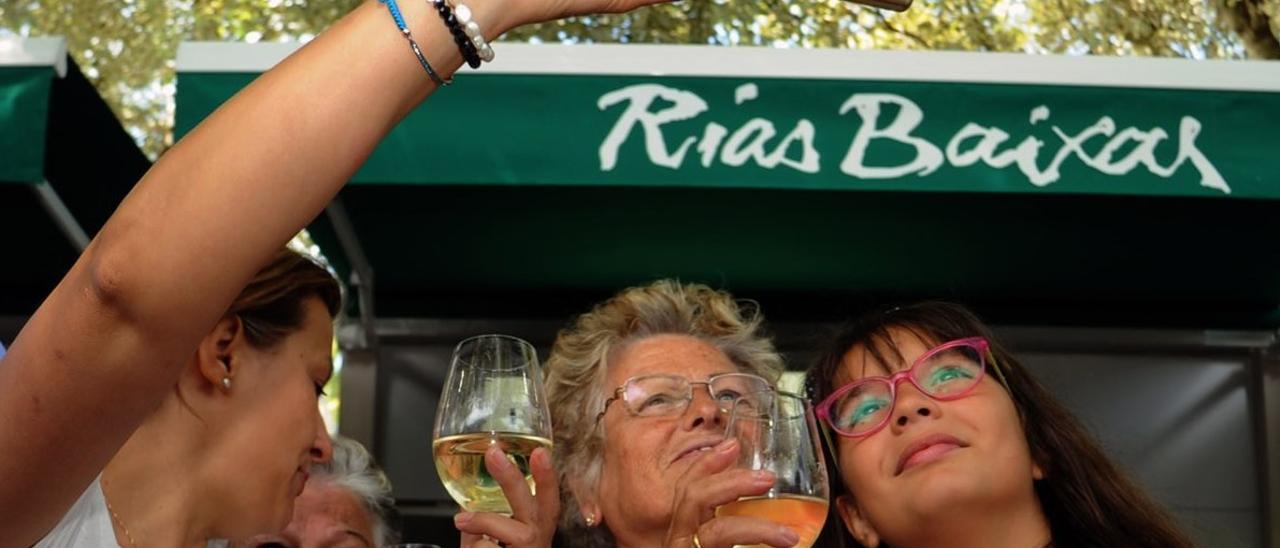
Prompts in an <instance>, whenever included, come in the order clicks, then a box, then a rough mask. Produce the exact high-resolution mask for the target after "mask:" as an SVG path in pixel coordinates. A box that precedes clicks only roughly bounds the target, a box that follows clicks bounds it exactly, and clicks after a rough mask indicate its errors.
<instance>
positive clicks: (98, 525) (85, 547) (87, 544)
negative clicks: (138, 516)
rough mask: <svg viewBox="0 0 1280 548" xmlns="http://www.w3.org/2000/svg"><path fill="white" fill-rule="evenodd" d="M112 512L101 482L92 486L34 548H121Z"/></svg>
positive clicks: (97, 481) (96, 482)
mask: <svg viewBox="0 0 1280 548" xmlns="http://www.w3.org/2000/svg"><path fill="white" fill-rule="evenodd" d="M119 546H120V544H119V543H118V542H116V534H115V531H114V530H113V529H112V527H111V513H110V511H108V510H107V499H106V498H105V497H103V495H102V484H101V483H100V482H99V480H98V479H95V480H93V483H91V484H89V488H88V489H85V490H84V493H83V494H81V495H80V498H79V499H78V500H76V503H75V504H73V505H72V506H71V508H70V509H69V510H67V513H66V514H65V515H63V516H62V520H61V521H59V522H58V524H57V525H55V526H54V527H53V530H51V531H49V534H47V535H45V537H44V538H43V539H41V540H40V542H37V543H36V545H35V547H34V548H72V547H77V548H118V547H119Z"/></svg>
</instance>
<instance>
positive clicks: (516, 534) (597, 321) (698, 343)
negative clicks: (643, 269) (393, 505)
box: [457, 280, 798, 548]
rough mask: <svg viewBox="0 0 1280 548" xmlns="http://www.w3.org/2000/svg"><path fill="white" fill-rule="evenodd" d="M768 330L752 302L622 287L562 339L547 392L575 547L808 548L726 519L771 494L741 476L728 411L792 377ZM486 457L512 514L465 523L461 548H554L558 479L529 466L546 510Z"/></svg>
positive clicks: (769, 529)
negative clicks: (727, 437) (741, 501)
mask: <svg viewBox="0 0 1280 548" xmlns="http://www.w3.org/2000/svg"><path fill="white" fill-rule="evenodd" d="M763 321H764V318H763V317H762V316H761V314H760V313H759V312H758V311H757V310H756V308H755V307H754V305H752V306H744V305H743V303H741V302H738V301H735V300H734V299H733V298H732V297H731V296H730V295H729V294H727V293H725V292H722V291H716V290H713V289H711V288H709V287H706V286H703V285H696V284H680V283H678V282H674V281H670V280H662V281H658V282H654V283H652V284H650V285H648V286H644V287H634V288H630V289H626V290H623V291H622V292H620V293H618V294H617V295H615V296H614V297H613V298H611V299H609V300H608V301H606V302H604V303H602V304H600V305H598V306H596V307H595V308H594V309H593V310H592V311H590V312H588V313H586V314H583V315H582V316H580V317H578V318H577V320H576V321H575V322H574V323H573V324H572V325H571V326H570V327H568V328H567V329H565V330H563V331H561V332H560V334H559V336H558V337H557V339H556V342H555V345H554V347H553V348H552V350H551V355H550V357H549V358H548V360H547V391H548V399H549V401H550V407H551V415H552V420H553V427H554V431H555V451H554V452H555V467H556V469H557V470H556V472H557V473H558V476H559V480H560V483H561V484H562V486H563V489H561V490H560V492H561V493H562V503H563V504H562V505H561V507H562V508H563V515H562V517H561V519H560V520H559V523H560V527H561V533H562V535H563V537H564V539H565V540H566V541H567V542H568V543H569V544H570V545H573V546H615V545H616V546H622V547H632V546H639V547H651V546H663V545H666V546H680V547H688V546H701V547H702V548H711V547H720V546H723V547H728V546H732V545H735V544H769V545H772V546H792V545H794V544H795V543H796V542H797V540H798V537H797V536H796V534H795V533H794V532H793V531H791V530H789V529H787V528H785V527H782V526H780V525H777V524H774V523H771V522H767V521H763V520H756V519H750V518H739V517H722V518H717V517H715V508H716V507H717V506H719V505H721V504H724V503H727V502H731V501H733V500H736V499H737V498H739V497H742V496H750V495H759V494H762V493H764V492H766V491H767V490H768V489H769V487H770V486H771V485H772V484H773V477H772V476H770V475H768V474H767V473H766V474H764V475H760V474H753V473H752V472H750V471H747V470H742V469H735V468H733V467H732V465H733V463H734V462H735V459H736V456H737V452H738V446H737V443H736V442H733V441H729V442H725V441H723V438H724V421H725V419H726V418H727V417H726V413H725V409H726V407H727V405H728V404H729V403H730V402H732V401H734V399H735V398H737V397H738V396H740V395H745V394H748V393H751V392H758V391H760V390H768V389H769V388H770V387H771V386H772V383H773V382H774V381H775V380H776V379H777V377H778V375H779V374H780V373H781V371H782V359H781V357H780V356H779V355H778V353H777V352H776V351H775V350H774V347H773V343H772V342H771V341H770V340H769V339H768V338H766V337H765V336H764V335H763V334H762V333H761V327H762V324H763ZM491 453H493V451H491ZM487 457H488V460H487V462H488V464H489V467H490V469H491V471H493V472H494V476H495V477H496V478H498V479H499V481H503V482H504V487H505V488H506V492H507V494H508V497H509V498H511V499H513V501H512V505H513V509H514V511H515V515H514V516H513V517H512V518H506V517H503V516H497V515H495V514H474V515H472V514H464V515H460V516H459V519H458V520H457V522H459V528H460V529H461V530H462V531H463V532H464V544H469V545H473V546H475V545H483V544H484V543H486V542H487V541H485V540H484V539H483V538H482V537H480V536H479V535H480V534H487V535H489V536H490V537H492V538H495V539H498V540H502V541H504V542H505V543H507V544H515V545H517V546H545V545H546V543H548V542H549V541H550V531H552V530H554V527H555V522H554V516H548V515H547V514H548V513H549V512H554V505H553V504H552V503H551V502H550V501H547V500H546V499H547V496H548V491H550V492H552V493H553V492H554V490H553V483H554V482H553V481H551V480H544V479H541V475H543V474H546V471H545V470H544V469H542V466H545V464H546V463H545V460H543V459H545V454H543V455H542V456H535V457H534V458H533V459H532V460H533V465H532V467H533V474H534V477H535V478H537V479H539V481H538V489H537V490H538V492H539V493H538V497H537V498H538V499H541V500H539V501H538V502H537V503H536V504H535V503H534V502H533V501H532V500H531V497H530V495H529V493H528V491H527V490H526V489H524V488H523V487H522V482H521V478H520V477H519V475H518V474H516V473H513V472H514V471H513V470H511V468H512V467H507V466H506V465H505V464H504V462H503V461H504V460H505V459H502V458H501V455H495V454H490V455H487ZM495 468H496V469H495ZM522 506H523V507H525V508H526V510H525V511H522V510H521V509H520V507H522ZM535 506H536V507H535ZM535 515H536V517H532V516H535ZM521 525H525V527H521Z"/></svg>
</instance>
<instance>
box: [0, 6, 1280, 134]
mask: <svg viewBox="0 0 1280 548" xmlns="http://www.w3.org/2000/svg"><path fill="white" fill-rule="evenodd" d="M359 1H361V0H108V1H102V0H0V33H5V32H11V33H16V34H20V35H31V36H40V35H63V36H66V37H67V39H68V42H69V46H70V51H71V54H72V56H73V57H74V58H75V60H76V62H77V63H78V64H79V65H80V66H81V67H82V69H83V70H84V71H85V73H86V75H88V76H89V78H90V79H91V80H92V81H93V82H94V83H95V85H96V86H97V87H98V89H99V91H100V92H101V93H102V95H103V97H105V98H106V100H107V102H108V103H109V104H111V105H112V108H114V109H115V111H116V113H117V114H118V115H119V117H120V119H121V120H122V121H123V122H124V124H125V127H126V128H128V129H129V131H130V132H131V133H133V135H134V136H135V138H137V139H138V141H139V143H140V144H141V145H142V147H143V149H144V150H146V151H147V153H148V154H150V155H152V156H155V155H158V154H159V153H160V152H161V151H163V149H164V148H165V147H166V146H168V145H169V144H170V142H171V139H172V132H171V127H172V119H173V81H174V70H173V62H174V57H175V54H176V51H177V45H178V43H179V42H181V41H183V40H237V41H249V42H256V41H263V40H265V41H274V40H306V39H308V38H309V37H311V36H313V35H315V34H316V33H318V32H320V31H321V30H322V29H324V28H325V27H326V26H328V25H329V24H330V23H332V22H333V21H334V20H336V19H337V18H338V17H340V16H341V15H342V14H343V13H346V12H347V11H349V10H351V9H352V8H353V7H354V6H355V5H356V3H358V2H359ZM5 29H7V30H5ZM1278 36H1280V0H916V5H915V6H913V7H912V8H911V9H910V10H909V11H907V12H905V13H890V12H882V11H878V10H875V9H871V8H865V7H861V6H858V5H855V4H851V3H848V2H843V1H840V0H801V1H783V0H685V1H682V2H676V3H672V4H667V5H664V6H660V7H655V8H649V9H645V10H640V11H636V12H633V13H628V14H621V15H608V16H594V17H578V18H574V19H568V20H564V21H556V22H550V23H544V24H541V25H534V26H529V27H525V28H521V29H517V30H516V31H513V32H511V33H510V34H509V35H507V36H506V37H505V39H506V40H519V41H540V42H596V43H599V42H623V43H680V44H718V45H754V46H770V47H834V48H850V49H871V48H880V49H925V50H975V51H1016V52H1028V53H1069V54H1095V55H1150V56H1172V57H1189V58H1243V57H1252V58H1266V59H1280V38H1277V37H1278ZM499 49H500V48H499Z"/></svg>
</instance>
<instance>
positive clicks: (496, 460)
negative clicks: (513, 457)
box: [485, 445, 507, 468]
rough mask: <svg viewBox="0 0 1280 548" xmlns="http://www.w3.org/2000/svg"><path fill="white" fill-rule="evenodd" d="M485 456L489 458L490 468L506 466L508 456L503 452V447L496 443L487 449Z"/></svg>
mask: <svg viewBox="0 0 1280 548" xmlns="http://www.w3.org/2000/svg"><path fill="white" fill-rule="evenodd" d="M485 457H486V458H488V459H489V467H490V468H506V467H507V456H506V455H504V454H503V453H502V449H499V448H498V446H496V445H494V446H492V447H490V448H489V450H488V451H485Z"/></svg>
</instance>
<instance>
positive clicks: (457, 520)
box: [453, 512, 475, 527]
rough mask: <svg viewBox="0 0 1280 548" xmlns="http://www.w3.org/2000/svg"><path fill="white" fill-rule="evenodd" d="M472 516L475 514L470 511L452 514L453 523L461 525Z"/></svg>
mask: <svg viewBox="0 0 1280 548" xmlns="http://www.w3.org/2000/svg"><path fill="white" fill-rule="evenodd" d="M473 517H475V514H472V513H471V512H462V513H461V514H458V515H455V516H453V524H454V525H457V526H459V527H461V526H463V525H466V524H467V523H468V522H470V521H471V518H473Z"/></svg>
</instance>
